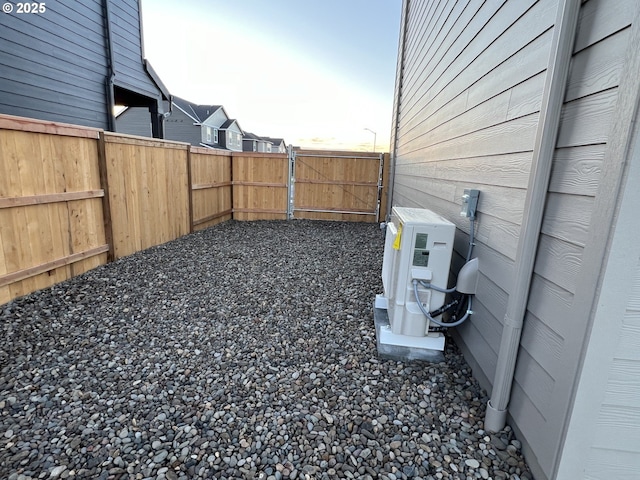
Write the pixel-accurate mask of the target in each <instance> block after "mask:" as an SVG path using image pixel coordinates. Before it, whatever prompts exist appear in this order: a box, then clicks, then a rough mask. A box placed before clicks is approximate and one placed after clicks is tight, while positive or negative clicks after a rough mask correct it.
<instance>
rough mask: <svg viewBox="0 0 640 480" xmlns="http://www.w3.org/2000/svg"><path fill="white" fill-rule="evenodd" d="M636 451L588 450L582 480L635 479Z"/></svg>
mask: <svg viewBox="0 0 640 480" xmlns="http://www.w3.org/2000/svg"><path fill="white" fill-rule="evenodd" d="M637 456H638V453H637V452H623V451H620V450H613V449H611V448H601V449H594V448H592V449H591V450H589V452H588V453H586V454H585V458H587V461H586V466H585V476H584V480H602V479H614V478H615V479H616V480H637V479H638V469H637V467H636V466H635V465H636V464H637Z"/></svg>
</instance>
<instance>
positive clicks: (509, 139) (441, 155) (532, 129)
mask: <svg viewBox="0 0 640 480" xmlns="http://www.w3.org/2000/svg"><path fill="white" fill-rule="evenodd" d="M537 125H538V113H533V114H531V115H527V116H525V117H520V118H516V119H514V120H509V121H506V122H502V123H498V124H495V125H492V126H490V127H487V128H484V129H482V130H479V131H475V132H472V133H469V134H467V135H464V136H462V137H458V138H453V139H450V140H446V141H443V142H441V143H438V144H436V145H431V146H430V145H429V144H428V141H426V140H424V139H421V138H418V139H416V140H415V141H412V142H410V143H407V144H403V148H402V149H401V155H404V154H406V153H411V152H416V151H420V152H421V154H422V155H424V157H425V159H426V160H428V161H437V160H448V159H451V158H468V157H476V156H485V155H501V154H507V153H512V152H523V151H531V150H532V149H533V140H534V137H535V133H536V127H537Z"/></svg>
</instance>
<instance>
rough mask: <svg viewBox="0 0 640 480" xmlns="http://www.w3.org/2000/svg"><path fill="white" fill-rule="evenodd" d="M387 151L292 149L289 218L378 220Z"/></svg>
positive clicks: (290, 156) (290, 154)
mask: <svg viewBox="0 0 640 480" xmlns="http://www.w3.org/2000/svg"><path fill="white" fill-rule="evenodd" d="M383 159H384V155H383V154H379V153H366V152H328V151H318V150H292V151H290V153H289V174H290V175H289V178H290V184H289V206H288V209H287V214H288V217H289V218H309V219H315V220H342V221H354V222H378V221H379V219H380V218H379V217H380V192H381V191H382V167H383Z"/></svg>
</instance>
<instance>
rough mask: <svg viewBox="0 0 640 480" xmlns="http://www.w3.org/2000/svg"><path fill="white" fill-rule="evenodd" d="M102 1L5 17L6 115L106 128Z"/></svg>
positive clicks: (1, 107) (2, 81)
mask: <svg viewBox="0 0 640 480" xmlns="http://www.w3.org/2000/svg"><path fill="white" fill-rule="evenodd" d="M101 15H102V9H101V6H100V2H97V1H94V2H83V3H82V4H80V3H78V4H77V5H74V7H73V8H71V7H70V6H68V5H64V4H61V3H59V2H56V3H52V4H51V5H49V4H47V12H46V15H28V16H27V15H3V16H2V28H1V29H0V112H2V113H6V114H10V115H21V116H28V117H33V118H40V119H43V120H52V121H62V122H68V123H75V124H80V125H87V126H92V127H101V128H105V127H106V126H107V114H106V85H105V77H106V71H107V70H106V64H107V62H106V50H105V41H104V27H103V24H102V17H101Z"/></svg>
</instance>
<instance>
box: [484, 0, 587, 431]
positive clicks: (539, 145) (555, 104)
mask: <svg viewBox="0 0 640 480" xmlns="http://www.w3.org/2000/svg"><path fill="white" fill-rule="evenodd" d="M580 3H581V2H580V0H560V1H559V3H558V10H557V12H556V21H555V27H554V32H553V39H552V42H551V53H550V56H549V63H548V67H547V75H546V79H545V84H544V90H543V96H542V105H541V108H540V119H539V123H538V130H537V132H536V138H535V143H534V150H533V158H532V163H531V172H530V174H529V184H528V186H527V196H526V199H525V205H524V218H523V221H522V228H521V230H520V236H519V239H518V249H517V253H516V262H515V273H514V275H515V278H514V282H513V288H512V290H511V293H510V295H509V300H508V303H507V310H506V313H505V316H504V327H503V330H502V338H501V340H500V351H499V352H498V362H497V366H496V372H495V377H494V381H493V389H492V392H491V399H490V400H489V402H488V405H487V412H486V414H485V419H484V428H485V430H488V431H490V432H497V431H499V430H502V429H503V428H504V426H505V424H506V420H507V406H508V404H509V399H510V396H511V387H512V385H513V377H514V372H515V365H516V360H517V356H518V350H519V347H520V337H521V333H522V325H523V321H524V316H525V313H526V309H527V303H528V300H529V289H530V286H531V277H532V275H533V268H534V264H535V259H536V253H537V247H538V239H539V237H540V230H541V226H542V218H543V214H544V205H545V201H546V198H547V190H548V187H549V178H550V176H551V166H552V160H553V154H554V151H555V145H556V140H557V136H558V127H559V125H560V113H561V111H562V105H563V100H564V94H565V88H566V83H567V78H568V75H569V66H570V64H571V55H572V52H573V44H574V40H575V32H576V26H577V23H578V14H579V11H580Z"/></svg>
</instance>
